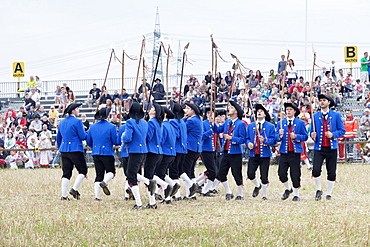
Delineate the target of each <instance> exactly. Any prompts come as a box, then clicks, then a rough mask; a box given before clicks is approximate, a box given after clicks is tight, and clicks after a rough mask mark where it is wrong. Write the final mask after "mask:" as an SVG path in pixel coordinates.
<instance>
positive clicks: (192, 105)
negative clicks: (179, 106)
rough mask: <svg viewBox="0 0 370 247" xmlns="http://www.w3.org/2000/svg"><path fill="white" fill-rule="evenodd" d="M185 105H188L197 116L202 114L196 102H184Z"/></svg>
mask: <svg viewBox="0 0 370 247" xmlns="http://www.w3.org/2000/svg"><path fill="white" fill-rule="evenodd" d="M185 105H187V106H189V107H190V108H191V109H192V110H193V111H194V112H195V114H197V115H198V116H200V115H202V111H201V110H200V108H199V106H197V105H196V104H192V103H185Z"/></svg>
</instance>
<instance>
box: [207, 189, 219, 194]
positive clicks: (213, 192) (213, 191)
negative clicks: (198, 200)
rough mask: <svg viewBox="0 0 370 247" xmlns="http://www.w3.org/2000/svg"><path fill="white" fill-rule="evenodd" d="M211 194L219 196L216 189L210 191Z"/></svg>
mask: <svg viewBox="0 0 370 247" xmlns="http://www.w3.org/2000/svg"><path fill="white" fill-rule="evenodd" d="M209 192H210V193H212V194H218V190H216V189H214V190H210V191H209Z"/></svg>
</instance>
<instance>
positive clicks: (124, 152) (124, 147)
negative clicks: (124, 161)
mask: <svg viewBox="0 0 370 247" xmlns="http://www.w3.org/2000/svg"><path fill="white" fill-rule="evenodd" d="M125 129H126V124H123V125H121V127H119V131H118V135H117V143H118V145H121V148H120V153H121V157H123V158H127V157H128V153H127V152H128V148H127V145H126V144H125V143H124V142H122V134H123V132H125Z"/></svg>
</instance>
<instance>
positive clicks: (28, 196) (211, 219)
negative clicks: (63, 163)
mask: <svg viewBox="0 0 370 247" xmlns="http://www.w3.org/2000/svg"><path fill="white" fill-rule="evenodd" d="M369 168H370V167H369V166H366V165H340V166H339V168H338V174H339V175H338V181H339V183H337V184H336V185H335V187H334V192H333V200H332V201H325V200H323V201H319V202H316V201H314V194H315V187H314V182H313V180H312V179H310V172H308V171H307V170H306V169H305V168H303V169H302V172H303V173H302V174H303V176H302V179H303V181H302V190H301V201H300V202H298V203H296V202H295V203H294V202H292V201H291V198H289V199H288V200H287V201H282V200H281V199H280V197H281V195H282V193H283V191H284V187H283V185H282V184H281V183H280V182H279V181H278V178H277V167H276V166H272V167H271V168H270V180H271V184H270V188H269V200H268V201H262V200H261V197H258V198H252V197H251V193H252V190H253V185H252V183H251V182H250V181H247V182H246V183H245V200H244V201H235V200H233V201H225V200H224V190H223V188H221V187H219V188H220V190H221V195H218V196H217V197H214V198H201V197H198V200H197V201H180V202H175V203H173V204H172V205H161V206H160V208H159V209H157V210H140V211H136V212H133V211H130V210H129V209H130V208H131V207H132V206H133V205H134V204H135V203H134V202H133V201H130V202H125V201H124V200H123V172H122V170H119V171H118V174H117V177H116V178H115V179H114V180H112V181H111V182H110V184H109V187H110V190H111V192H112V195H111V196H109V197H107V196H105V195H103V200H102V201H100V202H97V201H93V198H94V194H93V181H94V179H93V177H94V175H95V172H94V170H93V169H90V171H89V175H90V178H89V179H88V180H87V181H84V182H83V183H82V185H81V187H80V189H79V191H80V192H81V194H82V198H81V200H80V201H75V200H73V201H60V200H59V197H60V176H61V170H59V169H55V170H52V169H37V170H0V181H1V182H0V183H1V186H0V205H1V208H2V211H1V214H0V229H1V230H0V245H1V246H144V245H145V246H369V245H370V197H369V195H370V193H369V192H370V189H369V186H368V185H369V183H370V176H369ZM201 170H203V169H199V168H198V172H200V171H201ZM244 174H246V173H245V171H244ZM75 175H76V174H74V176H75ZM323 177H325V173H324V176H323ZM72 181H74V177H73V179H72ZM230 181H231V183H230V184H231V185H232V189H233V191H234V192H236V187H235V185H234V182H233V181H232V180H231V179H230ZM323 181H325V180H323ZM325 184H326V182H323V185H324V186H323V189H324V191H325V187H326V186H325ZM142 199H143V202H144V203H146V202H147V195H146V193H145V191H144V188H142Z"/></svg>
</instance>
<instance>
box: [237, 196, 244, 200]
mask: <svg viewBox="0 0 370 247" xmlns="http://www.w3.org/2000/svg"><path fill="white" fill-rule="evenodd" d="M242 200H244V197H242V196H237V197H235V201H242Z"/></svg>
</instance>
